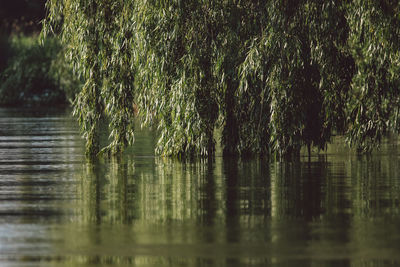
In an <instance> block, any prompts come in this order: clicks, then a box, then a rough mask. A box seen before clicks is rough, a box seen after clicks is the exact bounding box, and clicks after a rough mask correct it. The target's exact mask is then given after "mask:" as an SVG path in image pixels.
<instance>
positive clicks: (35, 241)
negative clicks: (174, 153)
mask: <svg viewBox="0 0 400 267" xmlns="http://www.w3.org/2000/svg"><path fill="white" fill-rule="evenodd" d="M136 142H137V143H136V146H135V147H134V148H132V149H131V150H130V151H128V153H127V155H125V156H124V157H122V158H120V159H112V160H104V159H103V160H100V161H99V162H96V163H89V162H87V161H86V160H85V157H84V155H83V152H84V151H83V142H82V140H81V139H80V137H79V135H78V128H77V125H76V123H75V122H74V120H73V119H72V118H71V117H70V116H69V115H68V113H66V112H62V111H57V110H51V111H35V112H34V111H32V110H23V111H21V110H16V109H14V110H13V109H0V266H198V267H203V266H229V267H230V266H352V267H356V266H357V267H358V266H363V267H364V266H365V267H366V266H368V267H373V266H398V265H399V263H400V253H399V252H400V164H399V156H398V155H399V154H398V151H397V145H396V141H395V140H394V141H393V140H392V141H390V142H388V143H387V144H385V146H384V147H383V149H382V150H381V151H380V152H379V153H376V154H374V155H373V156H370V157H356V156H355V155H354V154H352V153H350V152H349V151H346V150H343V149H340V148H341V147H342V146H341V144H340V143H341V142H342V141H341V140H340V139H338V140H337V143H338V145H337V146H332V147H331V148H330V149H329V150H328V152H327V153H325V154H321V155H314V156H313V157H312V158H311V161H308V158H307V157H302V158H301V160H300V161H299V162H286V163H285V162H281V163H279V162H275V163H268V162H265V161H261V160H257V159H249V160H233V159H227V160H224V159H222V158H221V157H218V156H217V157H215V158H214V159H212V160H198V161H195V162H180V161H177V160H172V159H162V158H157V157H154V155H153V146H154V136H153V134H152V133H151V132H145V131H143V132H139V133H138V134H137V136H136Z"/></svg>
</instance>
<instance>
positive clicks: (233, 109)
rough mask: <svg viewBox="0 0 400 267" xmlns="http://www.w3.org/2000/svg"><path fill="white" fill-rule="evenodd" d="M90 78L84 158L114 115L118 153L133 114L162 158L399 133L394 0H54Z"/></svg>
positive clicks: (128, 136) (79, 102)
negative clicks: (154, 131) (218, 148)
mask: <svg viewBox="0 0 400 267" xmlns="http://www.w3.org/2000/svg"><path fill="white" fill-rule="evenodd" d="M47 5H48V9H49V16H48V18H47V19H46V21H45V27H44V32H45V33H49V32H51V31H52V30H53V31H54V32H56V33H57V34H59V35H60V36H61V39H62V40H63V42H64V44H65V45H66V49H67V53H66V55H67V57H68V58H69V60H70V62H71V63H72V64H73V65H74V69H75V70H76V73H79V74H80V75H82V76H83V78H84V80H85V81H86V83H85V86H84V87H83V89H82V91H81V93H80V94H79V96H78V97H77V99H76V100H75V102H74V108H75V109H74V112H75V114H76V115H77V116H78V118H79V121H80V123H81V125H82V130H83V133H84V135H85V137H86V140H87V151H88V153H89V154H97V153H99V151H100V149H101V148H100V147H99V143H98V140H99V131H100V122H101V121H109V128H110V132H111V134H110V138H111V142H110V144H109V145H108V146H106V147H105V148H104V149H103V151H112V152H114V153H115V152H119V151H122V150H123V148H124V147H125V146H126V145H128V144H131V143H132V142H133V139H134V138H133V137H134V127H133V125H134V117H135V116H136V114H138V116H139V118H140V119H141V121H142V123H143V124H144V125H156V126H157V127H158V131H159V136H160V137H159V141H158V145H157V152H158V153H159V154H163V155H179V154H202V155H207V154H211V153H213V151H214V147H215V142H216V141H215V138H214V131H215V129H217V128H220V129H221V128H222V140H221V142H222V146H223V149H224V152H226V153H227V154H246V153H258V154H266V155H268V154H271V153H276V154H279V155H282V156H284V155H291V154H298V153H299V151H300V148H301V147H302V146H306V147H308V148H309V149H310V148H311V147H312V146H315V147H317V148H323V147H324V146H325V145H326V144H327V143H328V142H329V141H330V139H331V135H332V134H333V133H348V136H349V140H350V142H351V143H355V144H356V145H357V146H358V147H367V146H368V144H370V143H374V142H375V141H376V140H377V141H379V139H380V137H381V136H382V135H383V134H385V133H386V132H387V131H388V129H392V130H398V123H397V116H398V112H397V110H398V109H397V108H396V109H393V108H391V106H392V105H396V107H398V99H399V97H398V87H399V84H398V82H399V77H398V75H399V73H400V72H399V64H398V62H399V53H398V51H399V47H398V46H399V44H400V42H398V41H399V40H398V38H399V36H400V35H399V32H398V31H399V27H398V26H399V25H398V24H399V17H398V16H397V15H396V14H397V13H396V11H398V8H399V7H398V4H397V2H393V3H392V2H390V1H379V2H376V1H372V0H370V1H361V0H348V1H340V0H328V1H316V0H296V1H278V0H263V1H262V0H254V1H235V0H231V1H217V0H191V1H182V0H138V1H133V0H96V1H95V0H86V1H82V0H80V1H78V0H75V1H74V0H48V3H47Z"/></svg>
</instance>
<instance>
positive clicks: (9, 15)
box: [0, 0, 81, 107]
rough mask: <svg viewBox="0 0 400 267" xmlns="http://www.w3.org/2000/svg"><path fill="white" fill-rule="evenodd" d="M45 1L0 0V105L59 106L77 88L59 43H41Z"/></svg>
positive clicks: (51, 40) (77, 83)
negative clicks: (40, 34) (40, 35)
mask: <svg viewBox="0 0 400 267" xmlns="http://www.w3.org/2000/svg"><path fill="white" fill-rule="evenodd" d="M45 3H46V0H31V1H27V0H14V1H1V2H0V106H16V107H27V106H60V105H61V106H62V105H67V104H68V101H67V100H71V99H74V98H75V94H76V93H77V91H79V88H80V84H81V81H79V80H77V79H76V78H75V76H74V75H73V73H72V69H71V67H70V66H69V64H67V63H66V62H65V60H64V56H63V53H64V49H63V46H62V45H61V44H60V42H59V41H58V40H57V39H56V38H47V39H45V40H43V42H42V43H40V40H39V33H40V31H41V28H42V27H41V20H43V19H44V18H45V10H46V9H45Z"/></svg>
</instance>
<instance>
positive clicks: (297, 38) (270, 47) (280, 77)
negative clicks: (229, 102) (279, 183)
mask: <svg viewBox="0 0 400 267" xmlns="http://www.w3.org/2000/svg"><path fill="white" fill-rule="evenodd" d="M341 2H342V1H324V2H321V1H294V2H291V4H290V5H289V4H288V3H287V2H286V1H268V2H267V3H266V4H265V5H266V12H265V13H264V14H265V16H267V17H268V19H264V21H266V24H265V25H264V27H263V30H262V32H260V34H259V35H258V36H256V37H254V38H253V40H252V42H251V45H250V48H249V51H248V54H247V57H246V59H245V60H244V62H243V63H242V65H241V67H240V76H241V83H240V88H239V91H238V95H239V98H240V99H241V98H242V96H244V95H247V94H255V95H257V97H258V101H257V102H256V103H253V105H251V107H253V108H251V111H252V112H253V113H254V114H255V118H253V119H250V120H248V121H249V122H250V123H248V124H247V125H246V126H248V127H246V128H247V129H251V131H253V132H256V133H257V135H259V136H260V137H259V139H260V140H264V143H261V142H258V143H256V144H255V146H253V147H252V150H257V149H260V148H263V147H264V146H267V147H268V151H269V152H276V153H278V154H279V155H290V154H293V153H294V154H297V153H298V152H299V151H300V148H301V147H302V146H303V145H306V146H307V147H308V148H309V149H310V147H311V146H316V147H318V148H323V147H324V146H325V145H326V143H327V142H329V141H330V137H331V134H332V133H333V131H342V132H343V131H344V129H345V127H344V125H345V121H346V115H345V113H346V105H345V103H346V99H347V97H348V94H347V92H348V91H349V86H350V81H351V78H352V74H351V73H352V65H354V64H352V61H351V57H350V56H349V55H348V54H349V53H348V52H347V51H346V49H345V47H344V46H345V43H346V40H347V32H348V28H347V23H346V20H345V17H344V15H345V13H344V6H343V5H341V4H340V3H341ZM255 91H257V92H255ZM251 99H252V101H254V100H256V99H257V98H255V97H251ZM254 122H256V123H254ZM248 136H251V137H250V140H249V141H248V142H251V140H255V138H254V137H252V135H244V136H243V139H246V138H247V137H248ZM266 139H268V140H269V142H268V143H265V140H266Z"/></svg>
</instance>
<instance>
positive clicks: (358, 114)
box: [346, 0, 400, 151]
mask: <svg viewBox="0 0 400 267" xmlns="http://www.w3.org/2000/svg"><path fill="white" fill-rule="evenodd" d="M346 11H347V17H348V23H349V25H350V29H351V31H350V36H349V41H348V42H349V49H350V51H351V54H352V56H353V58H354V60H355V63H356V67H357V72H356V74H355V76H354V78H353V84H352V92H353V98H352V102H351V104H350V111H349V118H350V120H351V121H352V122H353V123H352V125H351V127H350V128H349V135H348V139H349V142H350V143H351V144H353V145H355V146H356V147H357V148H358V149H359V150H360V151H369V150H371V149H372V148H373V147H376V145H377V144H379V142H380V141H381V139H382V137H383V136H385V135H386V134H388V133H390V132H396V133H398V132H399V130H400V128H399V126H400V125H399V121H398V117H399V108H400V91H399V89H400V53H399V51H400V16H399V12H400V4H399V3H398V1H388V0H383V1H372V0H368V1H362V0H354V1H352V2H351V3H350V4H349V5H348V8H347V10H346Z"/></svg>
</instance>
